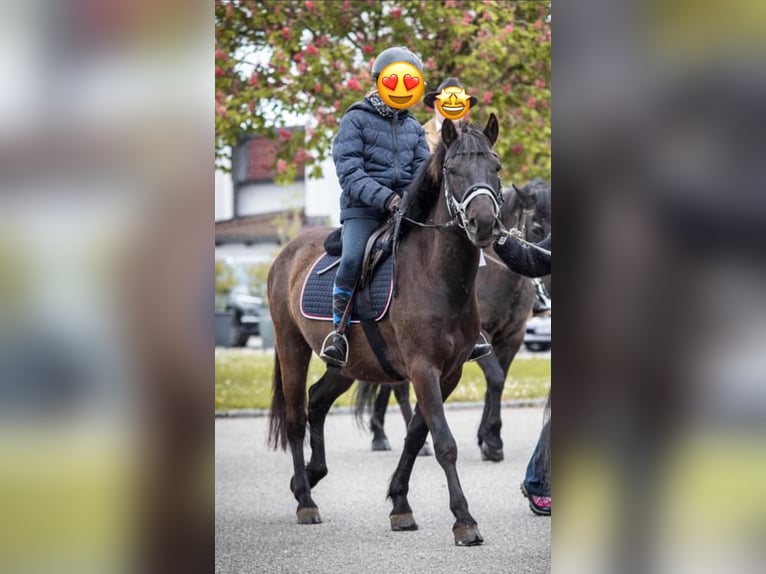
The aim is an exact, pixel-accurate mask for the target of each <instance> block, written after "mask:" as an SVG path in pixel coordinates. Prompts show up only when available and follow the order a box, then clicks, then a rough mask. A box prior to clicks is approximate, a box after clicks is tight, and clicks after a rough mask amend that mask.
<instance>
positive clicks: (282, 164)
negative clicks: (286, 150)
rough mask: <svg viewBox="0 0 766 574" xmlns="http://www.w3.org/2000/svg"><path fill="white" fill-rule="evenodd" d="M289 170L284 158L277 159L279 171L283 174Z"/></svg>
mask: <svg viewBox="0 0 766 574" xmlns="http://www.w3.org/2000/svg"><path fill="white" fill-rule="evenodd" d="M286 171H287V162H286V161H285V160H283V159H280V160H277V173H278V174H280V175H281V174H283V173H285V172H286Z"/></svg>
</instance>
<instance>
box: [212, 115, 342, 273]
mask: <svg viewBox="0 0 766 574" xmlns="http://www.w3.org/2000/svg"><path fill="white" fill-rule="evenodd" d="M295 129H301V130H302V128H293V130H295ZM278 145H279V141H278V140H276V139H271V138H268V137H252V138H248V139H245V140H243V141H242V142H241V143H240V144H239V145H238V146H237V147H236V148H235V150H234V153H233V156H232V172H231V174H224V173H223V172H216V179H215V196H216V197H215V257H216V259H224V260H226V261H227V262H229V263H230V264H231V265H232V266H233V267H234V268H235V269H236V268H237V267H241V266H246V265H252V264H258V263H268V262H270V261H271V260H272V259H273V258H274V255H275V254H276V253H277V252H278V250H279V248H280V246H281V245H283V244H284V243H286V241H287V240H288V239H289V238H290V237H292V236H293V235H294V234H295V233H296V232H297V231H298V230H300V229H302V228H304V227H306V226H312V225H339V224H340V223H339V219H340V210H339V204H338V197H339V195H340V186H339V185H338V181H337V177H336V175H335V167H334V165H333V163H332V160H331V159H328V160H326V161H325V162H323V163H322V170H323V177H322V178H321V179H314V178H308V177H306V174H305V169H304V166H303V165H299V166H298V175H297V178H296V180H295V181H294V182H292V183H290V184H288V185H277V184H276V183H275V182H274V175H275V174H274V167H273V166H274V159H275V156H276V153H277V146H278Z"/></svg>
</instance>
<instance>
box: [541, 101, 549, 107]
mask: <svg viewBox="0 0 766 574" xmlns="http://www.w3.org/2000/svg"><path fill="white" fill-rule="evenodd" d="M540 107H541V108H544V109H547V108H548V100H540Z"/></svg>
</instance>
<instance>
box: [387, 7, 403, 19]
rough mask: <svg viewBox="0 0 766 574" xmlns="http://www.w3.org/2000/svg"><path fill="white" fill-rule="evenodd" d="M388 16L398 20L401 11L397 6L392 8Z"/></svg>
mask: <svg viewBox="0 0 766 574" xmlns="http://www.w3.org/2000/svg"><path fill="white" fill-rule="evenodd" d="M389 14H391V17H392V18H396V19H399V18H401V17H402V9H401V8H400V7H399V6H394V7H393V8H391V12H389Z"/></svg>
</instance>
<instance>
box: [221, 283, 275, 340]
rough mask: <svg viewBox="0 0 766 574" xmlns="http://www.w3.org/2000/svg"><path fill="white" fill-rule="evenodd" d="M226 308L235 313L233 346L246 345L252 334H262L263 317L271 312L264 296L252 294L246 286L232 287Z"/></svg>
mask: <svg viewBox="0 0 766 574" xmlns="http://www.w3.org/2000/svg"><path fill="white" fill-rule="evenodd" d="M226 310H227V311H232V312H233V313H234V329H235V331H236V334H235V336H234V341H233V343H232V346H233V347H244V346H245V345H247V340H248V339H249V338H250V337H251V336H253V335H260V323H261V319H262V318H263V317H268V314H269V311H268V309H266V305H264V302H263V298H261V297H256V296H254V295H251V294H250V293H249V292H248V290H247V288H245V287H235V288H234V289H232V291H231V293H230V294H229V300H228V303H227V305H226Z"/></svg>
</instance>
